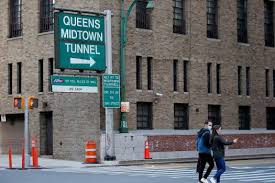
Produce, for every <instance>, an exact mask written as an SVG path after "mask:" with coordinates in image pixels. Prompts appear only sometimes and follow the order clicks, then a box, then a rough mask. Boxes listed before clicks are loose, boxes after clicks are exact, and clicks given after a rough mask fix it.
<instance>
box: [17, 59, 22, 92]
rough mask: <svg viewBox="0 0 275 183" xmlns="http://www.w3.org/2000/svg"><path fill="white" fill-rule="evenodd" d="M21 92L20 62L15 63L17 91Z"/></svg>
mask: <svg viewBox="0 0 275 183" xmlns="http://www.w3.org/2000/svg"><path fill="white" fill-rule="evenodd" d="M21 92H22V63H21V62H18V63H17V93H18V94H20V93H21Z"/></svg>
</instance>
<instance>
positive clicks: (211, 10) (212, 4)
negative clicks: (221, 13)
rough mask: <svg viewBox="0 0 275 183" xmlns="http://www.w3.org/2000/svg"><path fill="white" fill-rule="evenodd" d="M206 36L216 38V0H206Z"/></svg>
mask: <svg viewBox="0 0 275 183" xmlns="http://www.w3.org/2000/svg"><path fill="white" fill-rule="evenodd" d="M207 37H208V38H215V39H217V38H218V1H217V0H207Z"/></svg>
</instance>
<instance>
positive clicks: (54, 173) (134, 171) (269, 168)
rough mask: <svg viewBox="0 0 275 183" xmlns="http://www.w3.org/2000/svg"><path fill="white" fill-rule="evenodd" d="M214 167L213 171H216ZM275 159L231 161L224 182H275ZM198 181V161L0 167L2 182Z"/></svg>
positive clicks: (195, 182) (0, 180) (137, 182)
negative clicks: (110, 165)
mask: <svg viewBox="0 0 275 183" xmlns="http://www.w3.org/2000/svg"><path fill="white" fill-rule="evenodd" d="M215 171H216V170H213V172H212V173H215ZM274 172H275V160H257V161H238V162H229V163H228V167H227V172H226V173H225V174H224V175H223V176H222V182H223V183H241V182H242V183H243V182H249V183H272V182H274V183H275V173H274ZM82 182H83V183H85V182H89V183H92V182H99V183H110V182H112V183H155V182H156V183H193V182H194V183H197V182H198V181H197V174H196V173H195V166H194V164H188V165H186V164H165V165H146V166H119V167H118V166H117V167H93V168H91V167H86V168H74V167H59V168H54V169H41V170H7V169H0V183H82Z"/></svg>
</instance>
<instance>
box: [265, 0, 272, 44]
mask: <svg viewBox="0 0 275 183" xmlns="http://www.w3.org/2000/svg"><path fill="white" fill-rule="evenodd" d="M273 7H274V5H273V2H272V1H268V0H265V1H264V17H265V18H264V20H265V22H264V25H265V46H268V47H274V23H273Z"/></svg>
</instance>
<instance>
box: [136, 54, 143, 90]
mask: <svg viewBox="0 0 275 183" xmlns="http://www.w3.org/2000/svg"><path fill="white" fill-rule="evenodd" d="M141 60H142V57H140V56H137V57H136V88H137V89H139V90H140V89H142V62H141Z"/></svg>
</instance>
